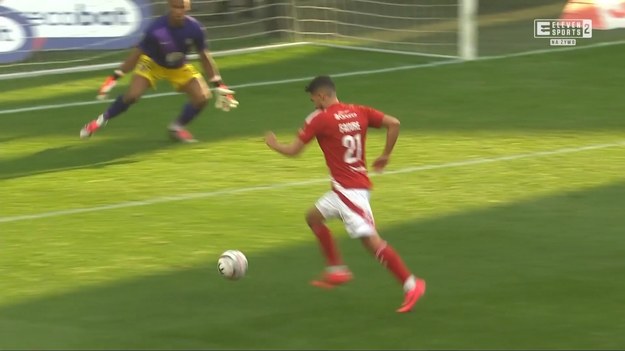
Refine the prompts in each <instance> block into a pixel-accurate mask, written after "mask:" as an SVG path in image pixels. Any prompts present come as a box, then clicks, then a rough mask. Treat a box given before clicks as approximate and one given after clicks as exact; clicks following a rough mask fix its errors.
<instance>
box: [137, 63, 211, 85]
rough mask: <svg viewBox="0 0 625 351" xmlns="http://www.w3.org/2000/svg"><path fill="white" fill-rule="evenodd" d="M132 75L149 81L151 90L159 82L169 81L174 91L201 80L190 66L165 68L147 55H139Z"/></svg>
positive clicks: (196, 71) (195, 70)
mask: <svg viewBox="0 0 625 351" xmlns="http://www.w3.org/2000/svg"><path fill="white" fill-rule="evenodd" d="M134 73H135V74H137V75H140V76H141V77H144V78H146V79H147V80H149V81H150V84H151V85H152V87H153V88H155V87H156V82H158V81H159V80H162V79H164V80H167V81H169V82H170V83H171V84H172V85H173V86H174V88H175V89H176V90H180V88H182V87H183V86H184V85H185V84H187V83H188V82H189V81H190V80H191V79H193V78H202V79H203V77H202V74H201V73H200V72H199V71H198V70H197V69H195V67H194V66H193V65H191V64H188V63H187V64H185V65H184V66H182V67H179V68H166V67H163V66H161V65H159V64H158V63H156V62H154V61H153V60H152V59H151V58H150V57H148V56H147V55H141V56H140V57H139V62H137V66H136V67H135V70H134Z"/></svg>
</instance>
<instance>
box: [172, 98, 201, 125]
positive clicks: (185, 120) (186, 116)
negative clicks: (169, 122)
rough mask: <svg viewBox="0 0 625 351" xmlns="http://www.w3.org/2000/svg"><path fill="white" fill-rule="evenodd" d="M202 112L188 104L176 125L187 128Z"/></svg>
mask: <svg viewBox="0 0 625 351" xmlns="http://www.w3.org/2000/svg"><path fill="white" fill-rule="evenodd" d="M200 111H202V109H201V108H196V107H194V106H193V105H192V104H191V103H190V102H189V103H187V104H186V105H184V107H183V108H182V113H180V116H179V117H178V119H177V120H176V124H178V125H180V126H186V125H187V124H189V123H190V122H191V121H192V120H193V119H194V118H195V117H196V116H197V115H198V114H199V113H200Z"/></svg>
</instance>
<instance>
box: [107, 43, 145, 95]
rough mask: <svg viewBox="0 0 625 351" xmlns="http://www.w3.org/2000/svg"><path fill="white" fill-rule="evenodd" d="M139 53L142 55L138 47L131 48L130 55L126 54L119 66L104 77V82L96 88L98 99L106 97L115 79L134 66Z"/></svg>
mask: <svg viewBox="0 0 625 351" xmlns="http://www.w3.org/2000/svg"><path fill="white" fill-rule="evenodd" d="M141 55H143V50H142V49H141V48H140V47H135V48H134V49H132V51H131V52H130V55H128V57H127V58H126V59H125V60H124V62H122V64H121V66H119V68H118V69H116V70H114V71H113V74H111V75H110V76H108V77H106V79H105V80H104V83H102V85H101V86H100V89H99V90H98V99H105V98H106V95H107V94H108V93H109V92H110V91H111V89H113V88H114V87H115V85H117V80H118V79H119V78H121V77H123V76H124V75H125V74H126V73H128V72H130V71H132V70H133V69H134V68H135V66H136V65H137V62H138V61H139V57H141Z"/></svg>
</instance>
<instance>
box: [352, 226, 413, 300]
mask: <svg viewBox="0 0 625 351" xmlns="http://www.w3.org/2000/svg"><path fill="white" fill-rule="evenodd" d="M360 240H361V241H362V243H363V245H364V246H365V247H366V248H367V249H368V250H369V251H370V252H371V253H372V254H373V255H375V257H376V258H377V259H378V261H380V263H382V265H383V266H385V267H386V268H387V269H388V270H389V271H390V272H391V273H392V274H393V275H394V276H395V278H397V280H398V281H399V282H400V284H402V285H403V288H404V294H405V296H404V302H403V303H402V305H401V306H400V307H399V308H398V309H397V312H408V311H410V310H411V309H412V308H413V307H414V305H415V304H416V303H417V301H418V300H419V298H421V296H423V294H424V293H425V280H422V279H418V278H416V277H415V276H414V275H413V274H412V273H411V272H410V270H409V269H408V267H407V266H406V264H405V263H404V261H403V260H402V258H401V256H400V255H399V254H398V253H397V251H395V249H394V248H393V247H392V246H391V245H390V244H388V243H387V242H386V241H385V240H383V239H382V238H381V237H380V235H378V234H377V232H374V234H372V235H369V236H363V237H361V238H360Z"/></svg>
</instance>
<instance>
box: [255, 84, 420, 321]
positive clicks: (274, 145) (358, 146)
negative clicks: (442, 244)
mask: <svg viewBox="0 0 625 351" xmlns="http://www.w3.org/2000/svg"><path fill="white" fill-rule="evenodd" d="M306 92H308V93H309V94H310V100H311V101H312V102H313V103H314V105H315V107H316V108H317V109H316V110H315V111H314V112H313V113H311V114H310V115H309V116H308V117H307V118H306V122H305V124H304V126H303V128H302V129H300V131H299V133H298V136H297V138H296V139H295V140H294V141H293V142H292V143H291V144H282V143H279V142H278V141H277V140H276V136H275V134H274V133H272V132H269V133H267V135H266V137H265V141H266V143H267V145H268V146H269V147H270V148H271V149H273V150H275V151H277V152H279V153H281V154H283V155H286V156H295V155H298V154H299V153H300V152H301V151H302V150H303V149H304V146H305V145H306V144H307V143H308V142H310V141H311V140H312V139H313V138H317V142H318V143H319V146H320V147H321V150H322V151H323V154H324V156H325V159H326V164H327V166H328V168H329V170H330V174H331V176H332V191H329V192H327V193H326V194H325V195H324V196H322V197H321V198H320V199H319V200H318V201H317V203H316V204H315V206H313V207H312V208H311V209H310V210H309V211H308V213H307V214H306V222H307V223H308V226H309V227H310V228H311V229H312V231H313V232H314V233H315V236H316V237H317V239H318V240H319V243H320V245H321V249H322V252H323V254H324V255H325V257H326V265H327V266H326V270H325V271H324V273H323V274H322V277H321V279H319V280H315V281H313V282H312V284H313V285H315V286H319V287H323V288H332V287H334V286H336V285H340V284H344V283H347V282H348V281H350V280H351V279H352V273H351V272H350V270H349V269H348V268H347V266H346V265H344V264H343V262H342V260H341V257H340V255H339V252H338V250H337V248H336V245H335V243H334V239H333V237H332V234H331V233H330V230H329V229H328V227H327V226H326V225H325V224H324V222H325V221H326V220H327V219H331V218H341V220H342V221H343V223H344V225H345V228H346V230H347V233H348V234H349V235H350V237H352V238H358V239H360V240H361V241H362V243H363V244H364V246H365V247H366V248H367V249H368V250H369V251H370V252H371V253H372V254H374V255H375V257H376V258H377V259H378V260H379V261H380V262H381V263H382V264H383V265H384V266H386V267H387V268H388V269H389V270H390V271H391V273H392V274H393V275H394V276H395V277H396V278H397V279H398V280H399V282H400V283H401V284H403V287H404V293H405V298H404V302H403V304H402V305H401V306H400V307H399V308H398V309H397V312H408V311H410V310H411V309H412V308H413V307H414V305H415V303H416V302H417V301H418V300H419V298H420V297H421V296H422V295H423V294H424V293H425V281H424V280H422V279H418V278H416V277H415V276H414V275H413V274H412V273H411V272H410V270H408V268H407V267H406V265H405V264H404V262H403V261H402V259H401V258H400V256H399V255H398V254H397V252H395V250H394V249H393V248H392V247H391V246H390V245H389V244H388V243H387V242H386V241H385V240H383V239H382V238H381V237H380V235H379V234H378V232H377V230H376V227H375V222H374V219H373V214H372V211H371V206H370V204H369V196H370V194H369V190H370V189H371V181H370V180H369V177H368V175H367V164H366V162H365V141H366V136H367V128H368V127H374V128H380V127H385V128H386V129H387V134H386V146H385V147H384V151H383V152H382V155H381V156H380V157H378V158H377V159H376V160H375V161H374V162H373V169H374V170H375V171H378V172H381V171H382V170H383V169H384V167H385V166H386V165H387V163H388V161H389V159H390V155H391V152H392V151H393V147H394V146H395V142H396V141H397V137H398V136H399V120H397V119H396V118H394V117H391V116H389V115H385V114H384V113H382V112H380V111H378V110H375V109H373V108H371V107H367V106H362V105H352V104H345V103H342V102H339V100H338V98H337V96H336V88H335V85H334V82H333V81H332V79H331V78H330V77H328V76H319V77H316V78H315V79H313V80H312V82H310V84H309V85H308V86H307V87H306Z"/></svg>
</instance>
